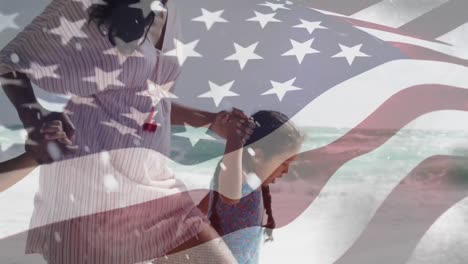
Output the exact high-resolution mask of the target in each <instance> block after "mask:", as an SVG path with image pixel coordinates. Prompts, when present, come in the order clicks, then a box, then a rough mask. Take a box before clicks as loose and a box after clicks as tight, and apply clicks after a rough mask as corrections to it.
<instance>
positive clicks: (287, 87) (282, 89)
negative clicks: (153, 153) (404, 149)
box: [262, 77, 302, 102]
mask: <svg viewBox="0 0 468 264" xmlns="http://www.w3.org/2000/svg"><path fill="white" fill-rule="evenodd" d="M294 81H296V77H294V78H292V79H291V80H289V81H287V82H284V83H280V82H275V81H270V82H271V85H273V88H271V89H270V90H268V91H266V92H264V93H263V94H262V95H267V94H276V95H277V96H278V99H279V100H280V102H281V101H282V100H283V98H284V96H285V95H286V93H287V92H290V91H297V90H302V88H299V87H296V86H293V83H294Z"/></svg>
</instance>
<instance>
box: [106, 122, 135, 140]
mask: <svg viewBox="0 0 468 264" xmlns="http://www.w3.org/2000/svg"><path fill="white" fill-rule="evenodd" d="M102 124H104V125H106V126H109V127H112V128H114V129H117V131H119V133H120V134H121V135H131V136H134V137H137V138H141V137H140V136H139V135H138V134H137V133H136V132H137V130H136V129H135V128H131V127H128V126H125V125H122V124H120V123H119V122H117V121H115V120H114V119H111V120H110V122H107V121H105V122H102Z"/></svg>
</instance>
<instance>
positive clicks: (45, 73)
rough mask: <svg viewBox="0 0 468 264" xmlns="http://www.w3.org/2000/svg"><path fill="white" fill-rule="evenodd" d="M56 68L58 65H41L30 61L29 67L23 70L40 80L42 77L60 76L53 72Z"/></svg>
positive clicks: (56, 77) (57, 77)
mask: <svg viewBox="0 0 468 264" xmlns="http://www.w3.org/2000/svg"><path fill="white" fill-rule="evenodd" d="M58 68H59V65H49V66H42V65H39V64H38V63H35V62H31V67H30V68H29V69H25V70H24V72H25V73H28V74H31V75H32V76H33V77H34V79H36V80H40V79H42V78H55V79H59V78H60V76H59V75H57V74H56V73H55V71H56V70H57V69H58Z"/></svg>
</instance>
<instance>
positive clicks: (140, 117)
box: [122, 106, 157, 126]
mask: <svg viewBox="0 0 468 264" xmlns="http://www.w3.org/2000/svg"><path fill="white" fill-rule="evenodd" d="M148 114H149V112H146V113H144V112H140V111H139V110H138V109H136V108H134V107H133V106H132V107H130V113H125V114H122V115H123V116H125V117H127V118H129V119H132V120H135V122H136V123H137V124H138V126H142V125H143V124H144V123H145V120H146V118H147V117H148ZM156 114H157V111H155V113H154V115H156Z"/></svg>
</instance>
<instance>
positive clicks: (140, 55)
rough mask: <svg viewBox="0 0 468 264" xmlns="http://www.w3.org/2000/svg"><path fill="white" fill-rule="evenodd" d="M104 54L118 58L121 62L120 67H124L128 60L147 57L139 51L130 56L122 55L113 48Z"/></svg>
mask: <svg viewBox="0 0 468 264" xmlns="http://www.w3.org/2000/svg"><path fill="white" fill-rule="evenodd" d="M104 54H105V55H113V56H116V57H117V59H118V60H119V64H120V65H123V64H124V63H125V61H127V59H129V58H131V57H133V58H144V57H145V56H144V55H143V54H142V53H141V52H139V51H138V50H134V51H133V52H132V53H131V54H129V55H125V54H122V53H121V52H120V51H119V50H118V49H117V48H115V47H113V48H110V49H108V50H106V51H104Z"/></svg>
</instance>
